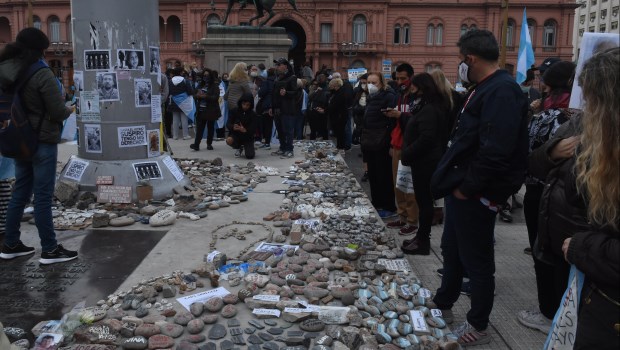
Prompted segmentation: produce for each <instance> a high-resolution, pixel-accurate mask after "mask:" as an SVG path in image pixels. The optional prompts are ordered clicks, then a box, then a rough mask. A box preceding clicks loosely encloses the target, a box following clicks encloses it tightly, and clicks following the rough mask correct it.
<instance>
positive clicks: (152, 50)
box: [149, 46, 161, 74]
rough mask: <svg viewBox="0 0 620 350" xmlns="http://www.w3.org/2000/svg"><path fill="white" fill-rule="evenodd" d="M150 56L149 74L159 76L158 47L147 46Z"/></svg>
mask: <svg viewBox="0 0 620 350" xmlns="http://www.w3.org/2000/svg"><path fill="white" fill-rule="evenodd" d="M149 54H150V56H149V57H150V66H149V71H150V72H151V74H159V72H161V60H160V59H159V47H157V46H149Z"/></svg>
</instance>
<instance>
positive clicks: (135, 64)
mask: <svg viewBox="0 0 620 350" xmlns="http://www.w3.org/2000/svg"><path fill="white" fill-rule="evenodd" d="M114 68H117V69H127V70H144V51H143V50H133V49H121V50H116V66H115V67H114Z"/></svg>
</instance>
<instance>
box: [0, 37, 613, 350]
mask: <svg viewBox="0 0 620 350" xmlns="http://www.w3.org/2000/svg"><path fill="white" fill-rule="evenodd" d="M457 45H458V47H459V58H460V60H461V63H460V65H459V81H460V82H462V83H463V85H464V86H465V88H466V91H465V92H464V93H459V92H457V91H456V90H455V89H454V87H453V86H452V85H451V83H450V82H449V81H448V79H446V77H445V76H444V74H443V73H442V72H441V71H440V70H435V71H432V72H430V73H426V72H424V73H418V74H415V72H414V69H413V67H412V66H411V65H410V64H408V63H403V64H400V65H399V66H397V67H396V71H395V73H394V75H393V77H392V78H393V79H391V80H386V79H385V77H384V75H383V74H382V73H379V72H369V73H367V74H364V75H362V76H360V77H359V78H358V79H357V81H356V82H354V84H352V83H351V82H349V81H348V80H347V79H343V76H342V75H341V74H340V73H339V72H331V71H328V70H326V69H321V70H320V71H317V72H316V73H314V72H312V69H311V68H310V67H309V64H308V63H306V64H305V65H304V67H303V69H301V75H302V77H301V78H298V77H297V76H296V75H295V74H294V70H293V67H292V65H291V63H290V62H289V61H288V60H287V59H286V58H279V59H277V60H274V62H273V63H274V65H273V67H271V68H269V69H267V67H265V65H264V64H262V63H261V64H258V65H252V64H250V65H248V64H246V63H244V62H239V63H237V64H235V66H234V67H233V69H232V70H231V71H230V72H225V73H223V74H221V76H220V74H219V73H218V72H217V71H215V70H213V69H209V68H205V69H202V70H199V69H197V68H196V67H195V66H192V67H189V69H184V68H183V67H180V66H179V67H176V68H174V69H171V70H168V72H166V74H167V79H164V84H162V85H166V92H165V95H168V94H169V98H168V99H167V98H165V97H164V96H162V97H164V98H163V100H165V101H167V102H166V106H165V108H166V118H165V124H166V134H167V136H168V137H174V138H175V139H179V138H183V139H186V140H189V139H190V138H191V137H190V136H189V131H188V128H189V126H188V117H190V116H191V115H193V112H191V111H193V110H194V109H195V110H196V114H195V120H194V123H195V129H196V135H195V138H194V140H193V141H192V143H191V144H190V145H189V147H190V148H191V149H193V150H195V151H199V150H200V145H201V143H202V140H203V139H205V138H206V144H207V150H213V141H214V140H217V139H221V140H225V143H226V144H227V145H228V146H230V147H232V148H233V149H234V150H235V156H237V157H241V156H245V157H246V158H248V159H252V158H254V157H255V155H256V152H255V151H256V149H265V150H270V149H271V143H272V140H273V137H274V136H275V137H277V138H278V140H279V147H278V149H277V150H274V152H272V153H271V154H272V155H274V156H279V157H281V158H292V157H293V156H294V142H295V140H300V139H304V138H309V139H311V140H328V139H330V137H331V136H333V138H334V139H335V141H336V147H337V149H338V150H339V151H340V152H341V153H342V154H344V153H345V152H346V151H348V150H350V149H351V148H352V147H353V146H357V145H360V146H361V147H360V153H361V155H362V157H363V163H364V170H365V174H364V177H363V178H362V179H361V180H362V181H368V183H369V185H370V197H371V202H372V205H373V206H374V207H375V209H376V210H377V212H378V214H379V215H380V216H381V217H382V218H384V219H390V218H392V220H391V221H387V226H388V227H389V228H392V229H397V230H398V233H399V234H400V235H403V236H413V237H411V238H410V239H406V240H404V242H403V246H402V251H403V252H404V253H405V254H412V255H429V254H430V251H431V245H430V234H431V226H432V225H433V224H434V222H438V221H439V222H441V221H443V223H444V226H443V234H442V237H441V246H440V247H441V254H442V256H443V268H442V269H441V273H442V282H441V286H440V288H439V289H438V291H437V293H436V294H435V296H434V298H433V301H434V303H435V304H436V305H437V307H438V308H439V309H441V310H442V313H443V317H444V319H445V320H446V321H447V322H448V323H451V322H452V320H453V313H452V311H451V309H452V307H453V305H454V303H455V302H456V301H457V299H458V298H459V295H460V292H461V289H462V287H463V277H465V276H466V277H468V278H469V287H468V289H469V293H470V295H471V308H470V310H469V311H468V313H467V315H466V321H465V322H464V323H463V324H461V325H458V326H456V327H453V328H452V330H453V333H454V334H455V335H456V336H457V337H458V339H459V342H460V343H461V344H462V345H465V346H469V345H478V344H486V343H488V342H490V341H491V336H490V335H489V332H488V325H489V315H490V313H491V311H492V309H493V301H494V295H495V278H494V274H495V252H494V243H495V237H494V229H495V223H496V219H497V216H498V214H499V215H500V217H501V218H502V220H504V221H511V218H510V220H509V219H508V218H509V211H510V208H511V204H510V202H511V200H510V199H511V198H512V197H513V196H514V194H515V193H517V192H518V191H519V190H520V189H521V188H522V186H523V185H525V196H524V199H523V205H524V214H525V220H526V226H527V234H528V238H529V245H530V247H528V248H529V249H528V252H531V254H532V258H533V261H534V271H535V276H536V287H537V293H538V303H539V307H538V309H537V310H527V311H522V312H520V313H519V314H518V315H517V319H518V320H519V322H521V323H522V324H523V325H525V326H527V327H531V328H535V329H538V330H540V331H542V332H545V333H548V332H549V331H550V328H551V326H552V319H553V318H554V316H555V314H556V311H557V310H558V307H559V306H560V305H561V304H562V302H563V300H562V299H563V294H564V291H565V290H566V286H567V284H568V279H569V270H570V266H571V265H575V266H576V267H577V268H578V269H579V270H581V271H582V272H583V273H584V274H585V283H584V287H583V292H582V293H581V303H580V308H579V314H578V315H577V316H578V317H577V321H578V328H577V334H576V337H575V344H574V348H575V349H593V348H596V349H617V348H619V347H620V340H619V339H620V337H619V336H618V334H619V333H618V332H619V330H618V324H619V321H620V319H619V315H620V303H619V300H620V285H619V281H620V233H619V227H620V201H619V200H618V199H619V198H620V102H619V99H618V96H619V95H620V49H619V48H618V47H612V48H606V49H603V50H600V52H597V53H596V54H594V55H593V56H592V58H590V59H589V60H588V61H587V62H585V63H584V65H583V69H582V70H581V72H580V74H579V75H578V76H577V75H576V67H575V64H574V63H572V62H568V61H561V60H559V59H556V58H550V59H547V60H545V61H544V62H543V64H542V65H541V66H540V67H538V69H535V68H532V69H531V70H530V71H528V74H527V78H526V80H525V81H524V82H523V83H521V84H517V83H516V82H515V79H514V78H513V77H512V76H511V75H510V74H509V73H508V72H507V71H505V70H502V69H500V67H499V64H498V58H499V47H498V44H497V41H496V39H495V37H494V35H493V34H492V33H491V32H489V31H486V30H472V31H469V32H467V33H465V34H464V35H463V36H461V37H460V39H459V41H458V44H457ZM48 46H49V41H47V38H46V37H45V36H44V34H42V33H41V32H40V31H37V30H34V29H31V28H29V29H26V30H24V31H22V32H20V34H19V35H18V37H17V44H9V45H8V46H7V49H5V50H4V51H3V52H2V53H0V83H2V84H7V82H8V83H12V82H14V81H15V79H16V73H17V72H20V71H23V70H24V69H25V68H23V67H27V66H28V65H29V64H30V63H32V62H35V61H36V60H39V59H40V58H41V57H42V52H43V50H44V49H45V48H47V47H48ZM536 71H538V74H539V76H538V78H539V80H540V82H541V85H540V86H541V91H540V92H539V91H538V90H537V89H535V88H534V87H533V81H534V80H535V74H536V73H535V72H536ZM52 82H55V78H54V77H53V75H51V72H50V71H45V72H41V73H37V74H36V75H35V76H34V77H33V79H32V80H31V81H30V82H28V84H26V95H25V96H24V99H25V100H26V101H28V107H27V108H26V111H27V112H28V113H29V116H30V118H31V120H33V122H34V123H37V122H38V121H39V120H40V118H42V116H43V114H44V113H46V114H47V115H49V116H50V117H52V119H50V120H49V121H47V122H46V121H44V122H43V124H42V129H41V136H40V141H41V144H40V146H39V150H38V151H37V154H36V156H35V159H34V160H32V161H24V160H17V161H16V162H15V167H16V170H15V173H16V177H17V180H16V184H15V189H14V191H13V195H12V197H10V196H7V195H6V191H7V188H8V187H9V186H8V185H7V182H6V180H3V179H1V181H0V224H2V227H0V232H5V237H4V245H3V247H2V253H1V254H0V258H3V259H12V258H15V257H17V256H22V255H27V254H31V253H33V252H34V248H32V247H27V246H25V245H24V244H23V243H22V242H21V241H20V240H19V236H20V233H19V222H20V220H21V216H22V214H23V209H24V206H25V204H26V203H27V202H28V201H29V199H30V197H31V195H32V193H33V192H34V194H35V202H34V206H35V217H36V224H37V228H38V230H39V234H40V237H41V244H42V246H43V252H44V253H43V257H42V261H44V262H45V263H54V262H60V261H67V260H71V259H74V258H76V257H77V252H71V251H68V250H66V249H64V248H62V246H61V245H58V244H57V243H56V241H55V235H54V231H53V223H52V222H51V199H52V192H53V191H52V190H53V183H54V180H53V179H54V178H55V176H52V175H53V173H54V172H55V165H56V152H57V148H56V147H57V146H56V144H57V143H58V141H59V133H60V128H61V127H60V126H59V123H60V122H61V121H62V120H63V119H65V118H67V116H68V115H69V113H71V108H67V107H65V106H64V104H62V102H58V103H56V102H53V101H52V99H51V98H50V100H49V101H48V100H46V99H47V98H48V95H49V96H51V95H52V94H53V91H52V90H53V89H55V88H56V85H55V83H54V84H52ZM573 84H579V86H581V88H582V90H583V100H584V108H583V110H576V109H570V108H568V107H569V100H570V92H571V87H572V86H573ZM41 88H44V89H47V90H49V92H48V94H46V95H40V94H37V91H40V89H41ZM162 91H163V90H162ZM162 94H164V93H163V92H162ZM190 97H193V99H190ZM188 101H191V103H188ZM43 103H45V105H46V106H47V111H45V112H44V111H43V109H41V108H40V107H39V106H41V105H42V104H43ZM192 104H193V105H192ZM50 107H53V109H51V110H50ZM306 125H308V126H309V133H308V134H306V131H305V129H306ZM274 126H275V133H274V130H273V128H274ZM226 129H227V131H228V132H227V133H226V132H225V130H226ZM205 133H206V135H205ZM330 135H331V136H330ZM0 164H2V167H0V168H5V169H8V168H7V167H8V165H7V166H6V167H5V163H3V162H2V158H0ZM407 167H409V172H408V173H407V172H406V171H405V169H406V168H407ZM5 169H2V170H5ZM7 174H8V172H7V171H4V172H0V175H2V177H7ZM400 174H410V175H407V176H410V180H411V182H412V189H411V190H406V189H403V187H401V186H399V185H398V182H399V179H398V177H399V176H402V175H400ZM8 198H11V199H10V201H9V200H8ZM442 201H443V207H444V208H443V210H441V209H439V210H437V208H436V207H438V206H441V205H442V204H440V203H441V202H442ZM513 205H514V203H513ZM6 208H8V209H6ZM5 211H6V218H7V219H6V222H5V221H4V214H5ZM444 215H445V217H444ZM507 215H508V216H507Z"/></svg>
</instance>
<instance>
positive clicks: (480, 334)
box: [452, 321, 491, 346]
mask: <svg viewBox="0 0 620 350" xmlns="http://www.w3.org/2000/svg"><path fill="white" fill-rule="evenodd" d="M452 333H454V335H455V336H456V337H457V338H458V343H459V344H461V346H473V345H481V344H488V343H490V342H491V335H489V333H488V332H487V331H486V329H483V330H480V331H479V330H477V329H476V328H474V326H472V325H470V324H469V323H468V322H467V321H465V322H464V323H463V324H461V325H460V326H458V327H456V328H455V329H453V330H452Z"/></svg>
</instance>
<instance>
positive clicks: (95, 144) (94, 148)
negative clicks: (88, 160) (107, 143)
mask: <svg viewBox="0 0 620 350" xmlns="http://www.w3.org/2000/svg"><path fill="white" fill-rule="evenodd" d="M84 146H85V148H86V152H88V153H102V152H103V149H102V147H101V125H99V124H84Z"/></svg>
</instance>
